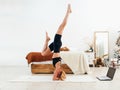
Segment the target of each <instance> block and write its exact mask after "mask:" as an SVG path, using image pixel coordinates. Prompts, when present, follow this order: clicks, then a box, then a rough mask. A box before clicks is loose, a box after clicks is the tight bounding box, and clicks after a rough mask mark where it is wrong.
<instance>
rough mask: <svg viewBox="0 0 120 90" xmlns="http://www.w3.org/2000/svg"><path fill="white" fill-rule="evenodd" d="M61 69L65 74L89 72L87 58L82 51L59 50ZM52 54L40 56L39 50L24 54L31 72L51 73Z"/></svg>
mask: <svg viewBox="0 0 120 90" xmlns="http://www.w3.org/2000/svg"><path fill="white" fill-rule="evenodd" d="M60 54H61V57H62V59H63V60H62V64H61V66H62V69H63V70H64V71H65V72H66V73H67V74H85V73H88V72H89V64H88V60H87V58H86V56H85V54H84V53H81V52H76V51H61V52H60ZM52 55H53V53H51V54H50V55H49V56H45V57H44V56H42V55H41V53H40V52H30V53H28V54H27V56H26V60H27V62H28V64H29V65H30V66H31V72H32V73H33V74H37V73H39V74H40V73H42V74H43V73H44V74H45V73H47V74H48V73H53V72H54V67H53V65H52Z"/></svg>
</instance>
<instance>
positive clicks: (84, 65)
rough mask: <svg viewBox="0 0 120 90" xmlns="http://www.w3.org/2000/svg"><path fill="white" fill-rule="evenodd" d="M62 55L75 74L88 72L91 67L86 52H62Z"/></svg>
mask: <svg viewBox="0 0 120 90" xmlns="http://www.w3.org/2000/svg"><path fill="white" fill-rule="evenodd" d="M61 57H62V59H63V61H64V63H66V64H67V65H68V66H69V67H70V68H71V70H72V71H73V73H74V74H84V73H88V72H89V70H90V68H89V64H88V61H87V58H86V57H85V55H84V53H80V52H76V51H75V52H72V51H70V52H61Z"/></svg>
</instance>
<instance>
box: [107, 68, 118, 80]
mask: <svg viewBox="0 0 120 90" xmlns="http://www.w3.org/2000/svg"><path fill="white" fill-rule="evenodd" d="M115 71H116V68H113V67H109V69H108V72H107V77H109V78H111V79H113V77H114V74H115Z"/></svg>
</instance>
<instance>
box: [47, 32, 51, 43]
mask: <svg viewBox="0 0 120 90" xmlns="http://www.w3.org/2000/svg"><path fill="white" fill-rule="evenodd" d="M49 40H50V37H49V36H48V33H47V32H46V41H47V42H48V41H49Z"/></svg>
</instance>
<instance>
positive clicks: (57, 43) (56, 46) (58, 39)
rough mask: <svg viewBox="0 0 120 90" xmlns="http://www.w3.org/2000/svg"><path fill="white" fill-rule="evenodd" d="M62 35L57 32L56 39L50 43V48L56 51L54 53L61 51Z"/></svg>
mask: <svg viewBox="0 0 120 90" xmlns="http://www.w3.org/2000/svg"><path fill="white" fill-rule="evenodd" d="M61 37H62V35H60V34H55V37H54V41H53V42H52V43H51V44H50V45H49V48H50V50H51V51H54V53H58V52H60V47H61V46H62V42H61Z"/></svg>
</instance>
